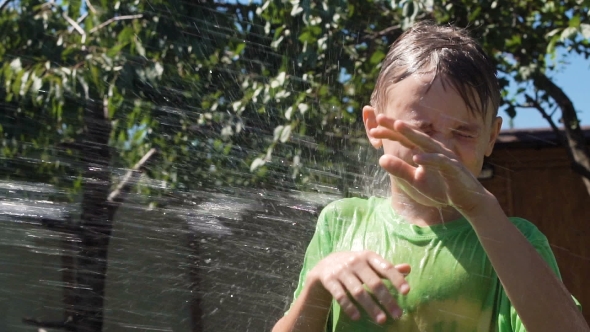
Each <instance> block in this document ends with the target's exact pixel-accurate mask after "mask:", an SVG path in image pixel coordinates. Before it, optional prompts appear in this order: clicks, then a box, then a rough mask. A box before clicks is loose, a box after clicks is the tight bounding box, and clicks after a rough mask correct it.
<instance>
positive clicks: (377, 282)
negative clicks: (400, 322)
mask: <svg viewBox="0 0 590 332" xmlns="http://www.w3.org/2000/svg"><path fill="white" fill-rule="evenodd" d="M357 275H358V276H359V278H360V279H361V281H362V282H363V284H365V285H366V286H367V287H368V288H369V289H370V290H371V292H372V293H373V295H374V296H375V298H376V299H377V301H379V303H380V304H381V305H382V306H383V307H384V308H385V310H387V312H388V313H389V314H390V315H391V316H393V317H396V318H397V317H398V313H399V312H401V309H400V308H399V306H398V305H397V303H396V302H395V299H394V298H393V296H392V295H391V293H389V290H388V289H387V287H385V284H384V283H383V281H381V277H380V276H379V275H377V274H376V273H375V271H374V270H373V269H363V270H361V271H358V272H357Z"/></svg>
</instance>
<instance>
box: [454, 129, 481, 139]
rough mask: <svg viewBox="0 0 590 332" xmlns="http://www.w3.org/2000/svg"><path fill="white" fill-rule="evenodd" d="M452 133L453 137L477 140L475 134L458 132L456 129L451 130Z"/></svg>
mask: <svg viewBox="0 0 590 332" xmlns="http://www.w3.org/2000/svg"><path fill="white" fill-rule="evenodd" d="M452 132H453V134H454V135H455V136H458V137H460V138H468V139H473V138H477V134H475V133H472V132H467V131H462V130H458V129H452Z"/></svg>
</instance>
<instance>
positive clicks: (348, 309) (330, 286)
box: [324, 280, 361, 320]
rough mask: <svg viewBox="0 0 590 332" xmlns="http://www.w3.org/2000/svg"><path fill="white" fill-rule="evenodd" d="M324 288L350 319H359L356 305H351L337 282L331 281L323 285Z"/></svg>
mask: <svg viewBox="0 0 590 332" xmlns="http://www.w3.org/2000/svg"><path fill="white" fill-rule="evenodd" d="M324 288H325V289H326V290H327V291H328V292H330V294H332V297H333V298H334V300H336V302H338V304H339V305H340V308H342V310H343V311H344V312H345V313H346V314H347V315H348V316H349V317H350V318H351V319H352V320H357V319H359V318H361V314H360V312H359V310H358V309H357V307H356V305H354V303H352V301H351V300H350V298H349V297H348V294H347V293H346V290H345V289H344V287H343V286H342V284H341V283H340V282H339V281H338V280H331V281H330V282H327V283H325V284H324Z"/></svg>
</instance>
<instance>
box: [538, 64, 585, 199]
mask: <svg viewBox="0 0 590 332" xmlns="http://www.w3.org/2000/svg"><path fill="white" fill-rule="evenodd" d="M534 84H535V87H536V88H537V89H539V90H543V91H545V92H547V94H549V96H550V97H551V98H552V99H553V100H555V102H556V103H557V105H558V106H559V108H560V109H561V116H562V120H563V127H564V129H565V136H566V139H567V146H568V150H569V151H570V153H571V156H572V158H573V159H574V161H573V162H574V165H573V166H572V167H573V169H574V170H575V171H576V172H578V173H579V174H580V175H582V179H583V181H584V185H585V186H586V190H587V191H588V193H589V194H590V153H589V151H588V147H587V145H586V138H585V137H584V132H583V131H582V128H581V127H580V121H579V120H578V115H577V114H576V110H575V108H574V104H573V103H572V101H571V100H570V99H569V97H568V96H567V95H566V94H565V92H563V90H562V89H561V88H560V87H559V86H557V85H556V84H555V83H554V82H553V81H552V80H551V79H549V78H548V77H547V76H546V75H545V74H544V73H537V74H536V75H535V76H534ZM582 170H583V171H582Z"/></svg>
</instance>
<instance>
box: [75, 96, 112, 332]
mask: <svg viewBox="0 0 590 332" xmlns="http://www.w3.org/2000/svg"><path fill="white" fill-rule="evenodd" d="M85 120H86V121H85V129H86V132H85V141H84V142H83V146H84V150H83V152H82V162H83V165H84V167H85V170H84V171H83V191H84V193H83V198H82V215H81V222H80V239H81V242H80V247H79V252H78V257H77V276H76V281H77V287H78V292H77V297H76V309H75V312H76V317H75V318H74V330H75V331H78V332H91V331H92V332H97V331H101V330H102V326H103V302H104V293H105V279H106V272H107V254H108V246H109V240H110V237H111V231H112V227H113V217H114V214H115V212H116V209H117V205H116V203H114V202H109V200H108V197H109V191H110V188H111V172H110V171H109V166H110V162H111V151H110V148H109V146H108V141H109V137H110V133H111V124H110V121H109V120H108V119H107V118H106V117H105V113H104V109H103V105H102V100H88V101H87V105H86V109H85Z"/></svg>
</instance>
